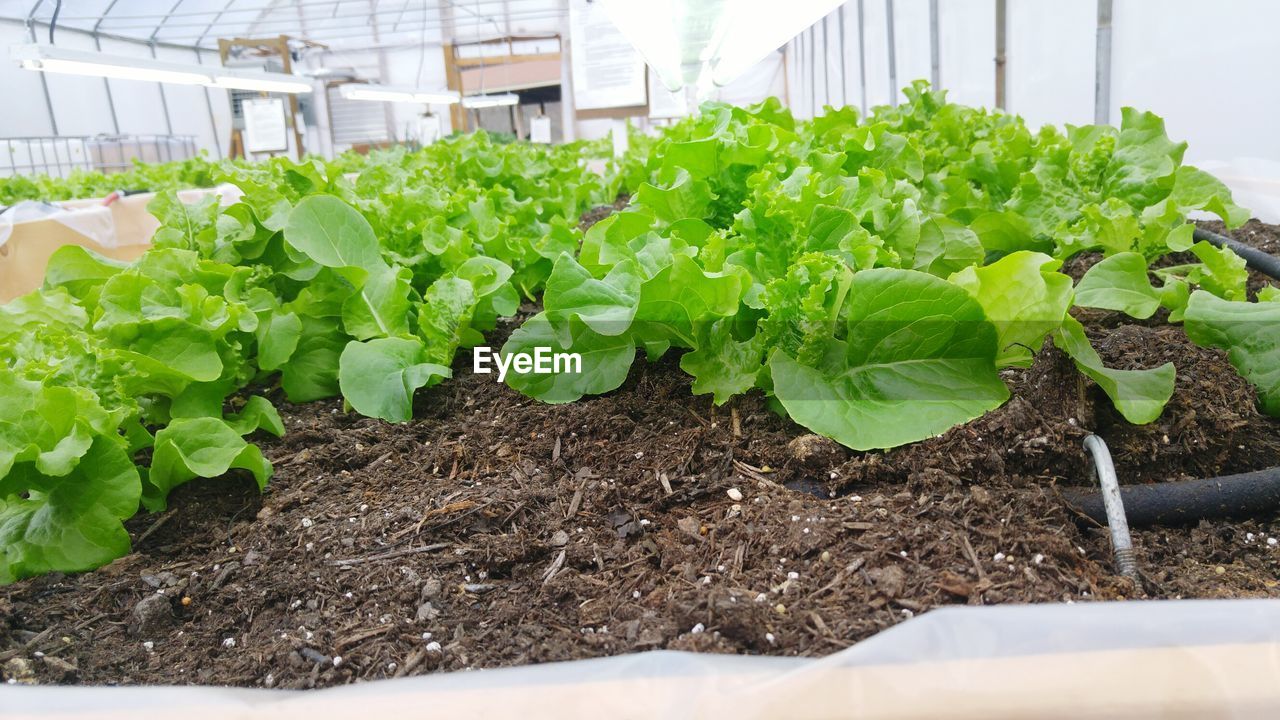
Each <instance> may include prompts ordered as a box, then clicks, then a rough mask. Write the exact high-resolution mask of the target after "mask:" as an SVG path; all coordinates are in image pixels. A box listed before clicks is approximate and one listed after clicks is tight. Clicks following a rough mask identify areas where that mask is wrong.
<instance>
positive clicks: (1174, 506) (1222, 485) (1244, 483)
mask: <svg viewBox="0 0 1280 720" xmlns="http://www.w3.org/2000/svg"><path fill="white" fill-rule="evenodd" d="M1062 495H1063V499H1065V500H1066V501H1067V502H1068V503H1069V504H1070V505H1072V506H1073V507H1075V508H1076V509H1077V510H1079V511H1080V512H1081V513H1082V514H1083V515H1084V516H1085V517H1087V518H1088V519H1090V520H1093V521H1094V522H1096V523H1098V524H1100V525H1106V524H1107V511H1106V508H1105V507H1104V506H1103V502H1102V495H1101V494H1100V493H1095V492H1085V491H1081V490H1064V491H1063V493H1062ZM1120 498H1121V500H1122V501H1123V502H1124V511H1125V516H1126V517H1127V518H1128V520H1129V525H1130V526H1131V527H1145V526H1149V525H1187V524H1190V523H1195V522H1197V521H1199V520H1202V519H1211V518H1241V517H1249V516H1255V515H1261V514H1265V513H1268V512H1272V511H1274V510H1276V509H1277V508H1280V467H1273V468H1268V469H1266V470H1258V471H1255V472H1248V473H1241V474H1239V475H1224V476H1222V477H1213V478H1203V479H1200V480H1183V481H1179V482H1167V483H1154V484H1151V485H1128V486H1125V487H1122V488H1120Z"/></svg>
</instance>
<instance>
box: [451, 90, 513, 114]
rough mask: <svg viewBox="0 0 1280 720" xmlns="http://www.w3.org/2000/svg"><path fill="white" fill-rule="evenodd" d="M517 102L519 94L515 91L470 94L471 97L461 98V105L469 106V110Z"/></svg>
mask: <svg viewBox="0 0 1280 720" xmlns="http://www.w3.org/2000/svg"><path fill="white" fill-rule="evenodd" d="M518 102H520V96H519V95H516V94H515V93H506V94H504V95H472V96H471V97H465V98H462V107H464V108H469V109H471V110H479V109H480V108H491V107H503V106H506V105H515V104H516V103H518Z"/></svg>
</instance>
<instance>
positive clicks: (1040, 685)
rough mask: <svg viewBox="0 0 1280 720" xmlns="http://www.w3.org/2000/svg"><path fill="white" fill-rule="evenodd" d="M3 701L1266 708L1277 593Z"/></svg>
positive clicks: (533, 712) (592, 707)
mask: <svg viewBox="0 0 1280 720" xmlns="http://www.w3.org/2000/svg"><path fill="white" fill-rule="evenodd" d="M761 631H762V632H763V628H761ZM0 708H3V716H4V717H5V718H6V720H55V719H57V720H80V719H82V718H83V719H86V720H87V719H88V718H93V719H94V720H116V719H119V720H126V719H127V720H152V719H153V718H154V719H156V720H160V719H161V718H163V719H164V720H170V719H171V718H174V717H180V718H183V720H214V719H215V718H216V719H218V720H222V719H224V718H227V719H229V718H237V719H243V720H258V719H259V718H261V719H262V720H267V719H268V718H269V719H271V720H295V719H297V720H319V719H322V718H349V717H369V718H408V717H440V718H488V717H519V718H524V719H528V720H540V719H543V718H546V719H547V720H551V719H552V718H556V719H559V718H575V717H584V718H592V719H593V720H596V719H599V718H608V719H609V720H619V719H623V718H697V719H702V718H707V719H712V718H734V720H750V719H753V718H788V719H792V718H794V719H797V720H798V719H802V718H831V717H877V718H938V717H944V716H945V717H951V718H1015V717H1016V718H1025V717H1036V718H1054V717H1063V718H1066V717H1070V718H1138V717H1141V718H1207V717H1229V718H1274V717H1280V601H1276V600H1212V601H1132V602H1113V603H1082V604H1075V605H1068V604H1063V605H1024V606H1017V605H1010V606H998V607H972V608H971V607H960V608H947V609H941V610H935V611H933V612H930V613H928V614H926V615H923V616H921V617H919V618H915V619H913V620H910V621H907V622H905V623H903V624H901V625H898V626H896V627H894V628H892V629H890V630H887V631H885V632H882V633H880V634H879V635H876V636H874V637H872V638H870V639H868V640H866V641H864V642H861V643H859V644H857V645H855V646H853V647H851V648H849V649H847V650H844V651H842V652H838V653H836V654H834V655H830V656H828V657H826V658H821V659H801V658H778V657H771V658H765V657H743V656H732V655H699V654H692V653H681V652H668V651H658V652H647V653H640V654H635V655H624V656H620V657H613V658H604V659H598V660H583V661H577V662H567V663H554V664H548V665H539V666H531V667H523V668H513V669H504V670H490V671H482V672H455V673H450V674H442V675H433V676H423V677H415V678H404V679H398V680H383V681H375V682H369V683H363V684H356V685H349V686H344V687H338V688H332V689H328V690H317V691H307V692H297V691H286V690H252V689H229V688H209V687H184V688H178V687H161V688H119V687H70V688H55V687H14V686H11V687H6V688H0Z"/></svg>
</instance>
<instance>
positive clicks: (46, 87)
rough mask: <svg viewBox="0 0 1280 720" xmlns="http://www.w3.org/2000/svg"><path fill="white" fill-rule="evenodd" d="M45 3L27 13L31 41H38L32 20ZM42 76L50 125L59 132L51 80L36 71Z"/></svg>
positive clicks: (33, 7)
mask: <svg viewBox="0 0 1280 720" xmlns="http://www.w3.org/2000/svg"><path fill="white" fill-rule="evenodd" d="M43 4H44V0H39V1H38V2H36V4H35V5H33V6H32V7H31V12H29V13H27V23H26V24H27V36H28V37H29V38H30V40H31V42H33V43H34V42H35V41H36V26H35V25H34V24H32V20H33V19H34V18H35V16H36V11H37V10H39V9H40V6H41V5H43ZM36 74H37V75H39V76H40V89H41V90H42V91H44V106H45V109H46V110H48V111H49V127H50V128H51V129H52V130H53V134H54V135H57V134H58V119H57V118H56V117H54V116H53V97H52V96H51V95H49V81H48V79H47V78H45V76H44V73H36Z"/></svg>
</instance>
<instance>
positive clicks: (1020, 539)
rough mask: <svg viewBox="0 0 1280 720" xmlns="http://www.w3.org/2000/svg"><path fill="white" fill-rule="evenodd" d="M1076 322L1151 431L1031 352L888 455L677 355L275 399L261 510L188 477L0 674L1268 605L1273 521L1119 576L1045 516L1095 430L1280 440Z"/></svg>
mask: <svg viewBox="0 0 1280 720" xmlns="http://www.w3.org/2000/svg"><path fill="white" fill-rule="evenodd" d="M1265 231H1266V232H1270V233H1273V235H1272V236H1271V237H1274V229H1272V228H1265ZM1243 239H1245V240H1250V239H1251V237H1250V236H1247V235H1246V236H1243ZM1084 319H1085V320H1086V322H1087V325H1088V327H1089V329H1090V334H1091V336H1092V338H1093V340H1094V342H1095V344H1096V345H1097V346H1098V349H1099V352H1100V353H1101V354H1102V355H1103V357H1104V358H1105V359H1106V360H1107V361H1108V363H1110V364H1113V365H1118V366H1122V367H1153V366H1156V365H1158V364H1160V363H1163V362H1165V361H1172V362H1173V363H1174V364H1175V365H1176V366H1177V370H1178V392H1177V393H1175V396H1174V400H1173V401H1172V402H1171V403H1170V404H1169V406H1168V408H1167V409H1166V411H1165V413H1164V415H1163V416H1161V418H1160V419H1158V420H1157V421H1156V422H1155V423H1152V424H1150V425H1147V426H1143V427H1135V426H1131V425H1128V424H1127V423H1125V422H1124V421H1123V420H1122V419H1121V418H1119V416H1118V415H1117V414H1116V413H1115V411H1114V410H1113V409H1111V406H1110V404H1109V402H1108V401H1107V400H1106V399H1105V397H1104V396H1102V395H1101V393H1100V392H1099V390H1098V389H1097V388H1096V387H1093V386H1092V383H1090V382H1089V381H1086V380H1083V379H1082V378H1081V376H1080V375H1079V374H1078V373H1077V372H1075V370H1074V369H1073V368H1072V366H1071V364H1070V362H1069V361H1068V360H1067V359H1066V358H1065V357H1063V356H1062V355H1061V354H1060V353H1058V352H1057V351H1055V350H1052V349H1046V350H1045V351H1043V352H1042V353H1041V354H1040V355H1039V356H1038V357H1037V359H1036V362H1035V364H1034V365H1033V366H1032V367H1031V368H1029V369H1027V370H1020V371H1011V372H1009V373H1008V374H1007V379H1008V381H1009V384H1010V386H1011V388H1012V389H1013V394H1014V396H1013V399H1012V400H1010V401H1009V402H1008V403H1007V404H1006V405H1005V406H1004V407H1002V408H1000V409H999V410H996V411H995V412H992V413H990V414H988V415H987V416H985V417H983V418H981V419H979V420H977V421H974V422H972V423H969V424H968V425H965V426H963V427H959V428H955V429H953V430H951V431H950V432H948V433H946V434H944V435H942V436H940V437H938V438H934V439H931V440H927V441H925V442H921V443H917V444H915V445H911V446H908V447H905V448H900V449H897V450H894V451H890V452H886V453H853V452H850V451H847V450H845V449H843V448H840V447H838V446H836V445H834V444H832V443H830V442H829V441H826V440H824V439H821V438H817V437H816V436H812V435H807V434H805V433H804V432H803V430H802V429H801V428H799V427H797V426H795V425H794V424H792V423H790V422H789V421H786V420H783V419H781V418H779V417H778V416H777V415H775V414H774V413H772V412H771V411H770V410H768V409H767V408H766V407H765V404H764V402H763V400H762V399H761V398H759V397H755V396H751V397H746V398H739V399H737V400H735V401H734V402H732V403H730V404H729V405H727V406H724V407H715V406H713V405H712V403H711V401H710V399H709V398H708V397H706V396H694V395H692V394H691V393H690V388H689V380H688V378H687V377H686V376H685V375H684V374H683V373H682V372H680V370H679V368H678V365H677V359H676V358H674V357H668V358H666V359H664V360H663V361H661V362H658V363H656V364H649V363H646V362H644V361H643V360H640V361H637V363H636V367H635V368H634V370H633V372H632V376H631V378H630V379H629V381H628V382H627V383H626V385H625V386H624V387H623V388H622V389H620V390H618V391H616V392H614V393H610V394H609V395H607V396H604V397H598V398H593V399H588V400H583V401H581V402H577V403H572V404H569V405H561V406H549V405H543V404H540V403H537V402H534V401H532V400H529V399H527V398H524V397H522V396H520V395H518V394H516V393H514V392H513V391H511V390H509V389H507V388H506V387H505V386H503V385H500V384H497V383H495V382H494V381H493V379H492V376H477V375H473V374H472V373H470V372H466V371H461V370H462V368H461V366H460V368H459V369H460V372H458V373H457V374H456V377H455V379H454V380H453V381H451V382H449V383H446V384H444V385H442V386H439V387H436V388H433V389H432V390H430V391H427V392H424V393H421V394H420V395H419V401H418V407H417V413H416V417H417V419H416V420H415V421H413V422H411V423H408V424H405V425H398V426H396V425H389V424H386V423H383V422H379V421H375V420H369V419H366V418H362V417H359V416H357V415H353V414H348V413H344V412H343V410H342V406H341V403H340V402H321V403H313V404H309V405H302V406H295V405H289V404H286V403H283V402H280V403H279V406H280V408H281V410H282V414H283V415H284V417H285V420H286V425H287V427H288V434H287V435H286V436H285V438H283V439H281V440H272V439H267V440H264V441H263V447H264V451H265V452H266V453H267V455H268V457H269V458H270V459H271V460H272V461H273V462H274V463H275V465H276V469H277V472H276V476H275V478H274V479H273V480H272V483H271V485H270V487H269V488H268V490H267V492H266V493H265V494H263V495H261V496H260V495H259V494H258V493H257V491H256V490H255V489H254V486H253V485H252V483H251V482H250V481H248V480H246V479H245V478H240V477H228V478H223V479H218V480H209V481H197V482H193V483H191V484H189V485H187V486H184V487H182V488H180V489H179V490H177V491H176V492H175V494H174V497H173V499H172V502H171V503H170V505H171V507H172V508H173V509H172V510H171V511H169V512H168V513H165V514H161V515H144V516H139V517H137V518H135V519H134V520H133V521H131V522H130V524H129V528H130V531H131V533H132V534H133V536H134V538H135V547H134V553H133V554H131V555H129V556H128V557H125V558H123V559H121V560H119V561H117V562H115V563H113V564H112V565H110V566H108V567H106V568H103V569H101V570H98V571H96V572H91V573H85V574H83V575H78V576H65V575H52V576H47V577H42V578H36V579H32V580H28V581H24V582H21V583H18V584H16V585H14V586H11V587H9V588H5V589H3V590H0V668H3V672H4V673H5V675H6V677H15V678H27V677H30V678H31V679H32V680H33V681H37V682H42V683H55V682H63V683H69V682H79V683H123V684H134V683H206V684H230V685H245V686H274V687H291V688H307V687H320V686H327V685H334V684H340V683H346V682H352V681H355V680H359V679H371V678H382V677H392V676H398V675H404V674H421V673H429V672H440V671H448V670H459V669H463V668H483V667H497V666H505V665H518V664H524V663H536V662H546V661H551V660H566V659H572V658H583V657H592V656H599V655H612V654H618V653H626V652H633V651H639V650H647V649H656V648H670V649H684V650H699V651H707V652H727V653H761V654H784V655H823V654H827V653H830V652H833V651H835V650H838V649H840V648H843V647H846V646H848V645H849V644H851V643H854V642H857V641H858V640H860V639H862V638H865V637H867V636H869V635H872V634H874V633H876V632H879V631H880V630H883V629H885V628H887V627H889V626H892V625H893V624H895V623H897V622H901V621H902V620H904V619H906V618H909V617H911V616H912V615H914V614H917V613H921V612H926V611H928V610H929V609H931V608H934V607H938V606H941V605H948V604H957V603H969V604H992V603H1007V602H1064V601H1076V602H1078V601H1083V600H1089V599H1120V598H1128V597H1152V598H1173V597H1253V596H1272V597H1277V596H1280V587H1278V585H1277V573H1278V572H1280V562H1278V561H1280V548H1277V547H1276V546H1275V545H1273V544H1272V542H1273V541H1275V540H1276V539H1280V522H1277V518H1276V517H1264V518H1257V519H1253V520H1248V521H1241V522H1227V521H1214V522H1201V523H1200V524H1199V525H1197V526H1194V527H1185V528H1159V529H1152V530H1139V531H1136V532H1135V541H1136V544H1137V546H1138V549H1139V552H1140V562H1141V568H1142V571H1143V582H1142V583H1141V584H1140V585H1134V584H1132V583H1130V582H1129V581H1126V580H1123V579H1120V578H1118V577H1116V576H1115V574H1114V573H1113V572H1112V568H1111V562H1110V547H1109V541H1108V540H1107V536H1106V534H1105V532H1104V531H1102V530H1101V529H1098V528H1087V529H1081V527H1080V526H1078V525H1077V522H1076V518H1075V515H1074V514H1073V513H1072V512H1071V511H1070V510H1068V509H1067V508H1066V507H1064V505H1063V503H1062V502H1061V500H1060V498H1059V496H1058V488H1059V487H1061V486H1078V485H1084V484H1087V483H1088V480H1087V473H1086V471H1085V467H1084V456H1083V453H1082V451H1081V449H1080V443H1081V440H1082V439H1083V438H1084V436H1085V435H1086V434H1087V433H1088V432H1091V431H1092V432H1098V433H1100V434H1101V435H1103V436H1104V437H1105V438H1106V440H1107V441H1108V443H1110V445H1111V448H1112V452H1113V454H1114V456H1115V459H1116V462H1117V464H1118V469H1119V473H1120V477H1121V478H1122V482H1127V483H1135V482H1159V481H1164V480H1169V479H1176V478H1182V477H1190V476H1200V475H1214V474H1221V473H1227V472H1237V471H1245V470H1252V469H1258V468H1262V467H1269V466H1273V465H1277V464H1280V432H1278V431H1280V422H1277V421H1274V420H1271V419H1267V418H1264V417H1262V416H1261V415H1259V413H1258V411H1257V410H1256V408H1255V396H1254V393H1253V391H1252V389H1251V388H1250V387H1249V386H1248V385H1247V384H1246V383H1245V382H1244V381H1243V380H1241V379H1240V378H1239V377H1238V376H1237V375H1236V374H1235V372H1234V371H1233V370H1232V368H1231V367H1230V366H1229V364H1228V363H1227V361H1226V358H1225V356H1224V355H1223V353H1221V352H1218V351H1216V350H1207V349H1203V348H1199V347H1196V346H1195V345H1193V344H1191V343H1190V342H1189V341H1188V340H1187V339H1186V337H1185V335H1184V334H1183V333H1182V331H1181V329H1180V328H1178V327H1169V326H1161V325H1158V324H1156V325H1152V324H1130V323H1127V322H1125V321H1123V320H1122V319H1117V318H1116V317H1111V316H1102V315H1098V314H1094V315H1090V316H1087V317H1085V318H1084ZM509 328H510V326H509V325H508V326H507V327H506V328H504V329H500V331H499V335H500V334H502V332H504V331H505V330H509ZM464 360H466V359H465V358H464ZM464 364H465V363H464ZM273 399H276V400H278V398H273Z"/></svg>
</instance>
